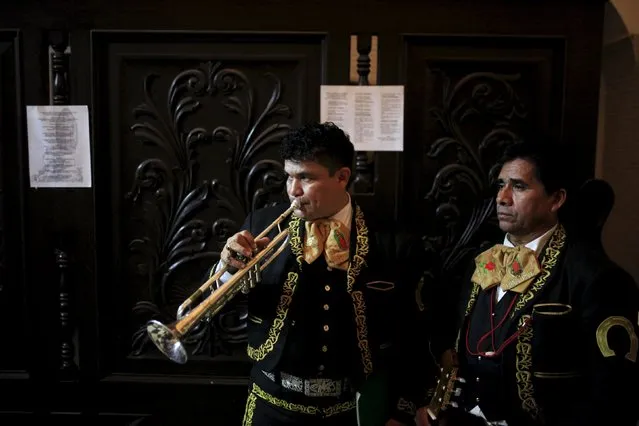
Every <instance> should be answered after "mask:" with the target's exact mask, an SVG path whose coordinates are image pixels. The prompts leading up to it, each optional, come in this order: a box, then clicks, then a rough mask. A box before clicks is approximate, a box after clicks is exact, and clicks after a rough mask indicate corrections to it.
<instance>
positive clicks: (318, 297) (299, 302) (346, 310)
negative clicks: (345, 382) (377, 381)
mask: <svg viewBox="0 0 639 426" xmlns="http://www.w3.org/2000/svg"><path fill="white" fill-rule="evenodd" d="M293 297H294V300H293V303H292V304H293V306H292V312H291V318H290V320H291V322H290V329H289V331H288V336H287V339H286V344H285V346H284V348H283V354H282V358H281V360H280V362H279V363H278V366H277V370H279V371H282V372H286V373H289V374H293V375H295V376H298V377H307V378H311V377H327V378H335V379H341V378H344V377H347V376H348V375H349V372H351V371H352V370H353V366H352V363H351V362H350V359H351V358H352V354H353V353H358V351H357V347H356V345H355V344H354V341H355V338H354V336H355V331H354V327H353V304H352V300H351V297H350V296H349V294H348V293H347V292H346V271H342V270H339V269H329V268H328V265H327V264H326V260H325V259H324V256H320V257H319V258H318V259H317V260H315V261H314V262H313V263H312V264H310V265H309V264H304V266H303V270H302V273H301V274H300V282H299V283H298V288H297V290H296V294H295V295H294V296H293Z"/></svg>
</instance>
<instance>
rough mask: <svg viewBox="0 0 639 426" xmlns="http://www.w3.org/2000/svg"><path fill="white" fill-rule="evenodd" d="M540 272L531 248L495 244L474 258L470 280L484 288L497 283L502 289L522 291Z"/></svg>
mask: <svg viewBox="0 0 639 426" xmlns="http://www.w3.org/2000/svg"><path fill="white" fill-rule="evenodd" d="M540 272H541V267H540V266H539V261H538V260H537V256H536V254H535V252H534V251H532V250H531V249H529V248H527V247H524V246H517V247H506V246H505V245H503V244H497V245H496V246H494V247H492V248H491V249H489V250H486V251H485V252H483V253H481V254H480V255H479V256H477V257H476V258H475V272H474V273H473V277H472V281H473V282H474V283H477V284H479V285H480V286H481V288H482V289H484V290H486V289H489V288H491V287H493V286H495V285H497V284H499V285H500V287H501V288H502V289H503V290H511V291H514V292H517V293H523V292H525V291H526V289H527V288H528V286H529V285H530V284H531V283H532V282H533V280H534V279H535V278H536V277H537V275H539V273H540Z"/></svg>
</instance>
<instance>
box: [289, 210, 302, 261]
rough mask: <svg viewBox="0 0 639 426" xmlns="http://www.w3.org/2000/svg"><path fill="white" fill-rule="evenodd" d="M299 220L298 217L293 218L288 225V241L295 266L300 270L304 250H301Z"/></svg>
mask: <svg viewBox="0 0 639 426" xmlns="http://www.w3.org/2000/svg"><path fill="white" fill-rule="evenodd" d="M301 222H302V221H301V219H300V218H299V217H298V216H293V218H292V219H291V221H290V222H289V224H288V235H289V239H290V246H291V251H292V252H293V255H294V256H295V260H297V265H298V266H299V267H300V268H301V267H302V261H303V260H304V249H303V248H302V237H301V235H300V229H301Z"/></svg>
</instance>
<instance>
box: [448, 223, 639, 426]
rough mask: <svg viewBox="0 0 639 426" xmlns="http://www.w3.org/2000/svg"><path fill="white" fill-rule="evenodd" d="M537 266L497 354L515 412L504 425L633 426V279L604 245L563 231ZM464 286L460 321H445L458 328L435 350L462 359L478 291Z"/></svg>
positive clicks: (638, 293) (637, 302)
mask: <svg viewBox="0 0 639 426" xmlns="http://www.w3.org/2000/svg"><path fill="white" fill-rule="evenodd" d="M539 260H540V264H541V269H542V272H541V274H540V275H539V276H538V277H537V279H536V280H535V281H534V282H533V283H532V284H531V286H530V287H529V288H528V290H527V291H526V292H524V293H522V294H521V295H520V297H519V299H518V300H517V302H516V304H515V306H514V309H513V312H512V314H511V316H510V318H509V322H508V327H509V328H510V330H509V332H508V334H507V335H513V334H515V333H516V332H517V331H518V330H519V331H520V334H519V336H518V337H517V339H516V340H515V341H514V342H513V343H512V344H510V345H509V346H508V347H507V348H506V349H505V351H504V352H503V354H502V380H503V381H504V383H506V385H507V386H508V387H509V391H508V395H509V398H508V400H507V401H503V404H504V406H508V407H512V409H511V410H510V412H511V419H506V420H509V424H515V425H547V426H560V425H561V426H565V425H579V426H590V425H592V426H595V425H597V426H600V425H603V424H615V425H618V426H635V425H636V422H637V416H638V412H639V407H637V403H638V402H639V392H638V391H637V386H636V383H637V380H638V379H639V367H638V364H637V349H638V341H637V335H638V333H639V290H638V289H637V286H636V284H635V282H634V281H633V279H632V277H630V275H629V274H627V273H626V272H625V271H623V270H622V269H621V268H619V267H618V266H617V265H616V264H614V263H613V262H612V261H611V260H610V259H609V258H608V257H607V256H606V255H605V252H604V251H603V249H601V247H596V246H594V245H592V244H589V243H580V242H579V241H576V240H575V239H572V240H571V238H570V237H569V236H568V235H567V234H566V231H565V229H564V227H563V226H558V227H557V229H556V230H555V232H554V233H553V235H552V236H551V239H550V240H549V242H548V243H547V244H546V246H545V247H544V249H543V251H542V253H541V255H540V257H539ZM470 274H472V269H471V270H470V271H469V275H468V277H470ZM466 283H467V284H466V286H465V288H464V289H463V290H462V292H461V294H462V297H461V298H459V299H458V300H460V301H461V304H460V305H459V307H458V310H457V318H456V319H452V318H450V316H449V318H450V320H451V322H450V323H451V324H457V328H456V329H455V331H454V333H449V335H448V339H449V340H448V342H447V344H441V343H440V344H439V345H438V348H439V350H438V351H437V352H438V353H441V352H442V351H443V350H445V348H446V347H452V346H455V347H456V349H457V351H458V352H459V353H460V355H461V354H463V353H465V351H466V348H465V344H464V338H463V337H464V335H465V333H466V327H467V324H468V319H469V317H470V313H471V312H472V310H473V308H474V305H475V301H476V300H477V296H478V295H479V293H480V291H481V288H480V287H479V286H478V285H477V284H474V283H471V282H470V279H468V280H467V281H466ZM449 306H450V305H449ZM442 309H445V307H444V306H442ZM451 312H455V310H454V309H452V310H451ZM549 312H550V313H549ZM525 323H527V324H528V325H527V326H525ZM451 331H453V330H451ZM455 337H456V339H457V340H456V342H455V341H454V339H455ZM469 379H471V380H472V378H469Z"/></svg>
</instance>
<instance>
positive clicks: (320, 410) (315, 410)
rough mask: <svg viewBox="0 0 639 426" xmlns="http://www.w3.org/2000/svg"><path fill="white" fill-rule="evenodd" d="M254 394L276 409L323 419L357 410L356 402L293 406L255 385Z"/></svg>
mask: <svg viewBox="0 0 639 426" xmlns="http://www.w3.org/2000/svg"><path fill="white" fill-rule="evenodd" d="M252 393H253V394H255V395H257V396H258V397H260V398H262V399H263V400H265V401H267V402H269V403H271V404H273V405H275V406H276V407H280V408H284V409H285V410H289V411H294V412H296V413H303V414H308V415H310V416H317V415H320V416H322V417H331V416H334V415H336V414H341V413H344V412H346V411H348V410H352V409H354V408H355V401H345V402H340V403H339V404H335V405H331V406H329V407H317V406H314V405H302V404H293V403H291V402H288V401H284V400H283V399H279V398H277V397H275V396H273V395H271V394H269V393H267V392H266V391H264V390H263V389H262V388H260V387H259V386H257V385H256V384H255V383H253V388H252Z"/></svg>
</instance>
